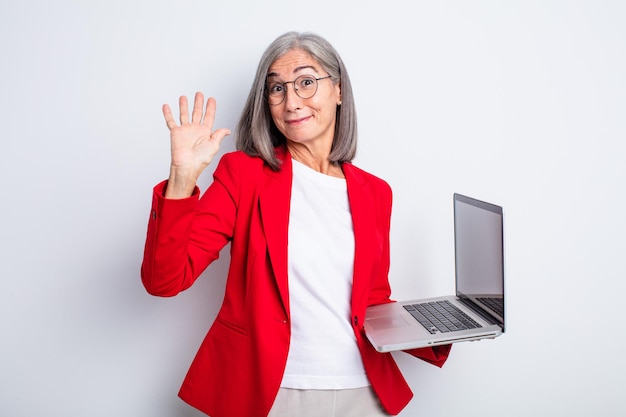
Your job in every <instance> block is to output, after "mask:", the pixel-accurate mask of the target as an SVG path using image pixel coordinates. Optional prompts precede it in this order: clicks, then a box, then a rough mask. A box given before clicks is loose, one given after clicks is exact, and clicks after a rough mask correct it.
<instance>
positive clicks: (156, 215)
mask: <svg viewBox="0 0 626 417" xmlns="http://www.w3.org/2000/svg"><path fill="white" fill-rule="evenodd" d="M224 159H227V158H222V160H221V161H220V164H219V165H218V167H217V169H216V170H215V174H214V181H213V183H212V184H211V185H210V186H209V188H208V189H207V191H206V192H205V193H204V195H202V197H201V198H200V191H199V189H198V188H197V187H196V189H195V190H194V192H193V194H192V196H191V197H189V198H186V199H181V200H171V199H166V198H165V197H164V191H165V188H166V187H167V181H163V182H161V183H160V184H158V185H157V186H156V187H154V190H153V195H152V208H151V210H150V218H149V221H148V230H147V235H146V243H145V247H144V256H143V262H142V265H141V280H142V283H143V285H144V287H145V288H146V290H147V291H148V293H150V294H152V295H157V296H162V297H171V296H174V295H176V294H178V293H180V292H181V291H184V290H186V289H187V288H189V287H190V286H191V285H192V284H193V283H194V282H195V280H196V279H197V278H198V277H199V276H200V274H201V273H202V272H203V271H204V270H205V269H206V267H207V266H208V265H209V264H210V263H211V262H213V261H214V260H216V259H217V258H218V257H219V252H220V250H221V249H222V248H223V247H224V246H225V245H226V244H227V243H228V242H229V241H230V239H231V238H232V234H233V228H234V222H235V215H236V211H237V208H236V201H235V199H234V198H233V193H234V192H235V190H234V189H235V188H236V185H235V184H236V181H227V182H224V181H221V180H220V179H219V177H220V173H221V175H222V176H225V177H227V178H229V179H232V178H233V175H232V173H230V172H228V171H229V167H227V166H226V165H227V164H223V163H222V161H224ZM227 184H228V185H227Z"/></svg>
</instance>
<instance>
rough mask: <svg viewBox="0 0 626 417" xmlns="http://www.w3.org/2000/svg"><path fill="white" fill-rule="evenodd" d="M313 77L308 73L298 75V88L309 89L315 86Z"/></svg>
mask: <svg viewBox="0 0 626 417" xmlns="http://www.w3.org/2000/svg"><path fill="white" fill-rule="evenodd" d="M315 84H316V82H315V78H314V77H311V76H309V75H306V76H303V77H300V78H299V79H298V88H300V89H302V90H310V89H313V88H315Z"/></svg>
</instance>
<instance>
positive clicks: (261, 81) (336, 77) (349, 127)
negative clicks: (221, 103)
mask: <svg viewBox="0 0 626 417" xmlns="http://www.w3.org/2000/svg"><path fill="white" fill-rule="evenodd" d="M294 49H299V50H303V51H305V52H308V53H309V54H310V55H311V56H312V57H313V58H314V59H315V60H316V61H317V62H319V63H320V65H321V66H322V68H323V69H324V70H325V71H326V72H328V75H330V76H331V80H332V81H333V83H335V84H337V83H339V85H340V86H341V105H338V106H337V120H336V123H335V136H334V139H333V146H332V148H331V152H330V156H329V159H330V161H331V162H334V163H339V162H350V161H352V159H354V156H355V154H356V142H357V124H356V108H355V104H354V96H353V94H352V86H351V84H350V78H349V77H348V72H347V70H346V67H345V66H344V63H343V61H342V60H341V57H340V56H339V54H338V53H337V51H336V50H335V48H333V46H332V45H331V44H330V43H329V42H328V41H326V40H325V39H324V38H322V37H321V36H319V35H316V34H313V33H308V32H305V33H298V32H288V33H285V34H284V35H281V36H279V37H278V38H276V39H275V40H274V42H272V43H271V44H270V46H269V47H268V48H267V49H266V50H265V53H264V54H263V56H262V57H261V60H260V62H259V66H258V68H257V71H256V75H255V77H254V81H253V83H252V87H251V89H250V93H249V95H248V99H247V100H246V104H245V106H244V108H243V111H242V113H241V118H240V119H239V123H238V125H237V135H236V146H237V149H238V150H241V151H244V152H245V153H247V154H248V155H252V156H259V157H261V158H262V159H263V160H265V162H266V163H267V164H268V165H269V166H270V167H271V168H272V169H274V170H275V171H278V170H279V169H280V160H278V158H277V157H276V154H275V151H274V148H275V147H276V146H279V145H283V144H285V143H286V138H285V137H284V136H283V134H282V133H281V132H280V131H279V130H278V128H277V127H276V125H275V124H274V121H273V120H272V116H271V114H270V109H269V104H268V102H267V100H266V80H267V74H268V71H269V68H270V66H271V65H272V64H273V63H274V62H275V61H276V60H277V59H278V58H280V57H281V56H283V55H285V54H286V53H287V52H289V51H291V50H294Z"/></svg>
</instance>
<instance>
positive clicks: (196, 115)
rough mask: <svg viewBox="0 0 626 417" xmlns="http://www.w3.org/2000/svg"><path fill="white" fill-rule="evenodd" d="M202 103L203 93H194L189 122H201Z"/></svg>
mask: <svg viewBox="0 0 626 417" xmlns="http://www.w3.org/2000/svg"><path fill="white" fill-rule="evenodd" d="M203 104H204V95H203V94H202V93H201V92H199V91H198V92H197V93H196V97H195V98H194V100H193V111H192V113H191V123H202V105H203Z"/></svg>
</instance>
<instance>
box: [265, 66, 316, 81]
mask: <svg viewBox="0 0 626 417" xmlns="http://www.w3.org/2000/svg"><path fill="white" fill-rule="evenodd" d="M305 69H312V70H313V71H315V72H318V70H317V68H316V67H315V66H313V65H301V66H299V67H296V69H294V70H293V73H294V74H295V73H297V72H300V71H302V70H305ZM278 76H279V74H278V73H276V72H270V73H269V74H267V77H268V78H269V77H278Z"/></svg>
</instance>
